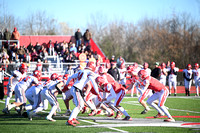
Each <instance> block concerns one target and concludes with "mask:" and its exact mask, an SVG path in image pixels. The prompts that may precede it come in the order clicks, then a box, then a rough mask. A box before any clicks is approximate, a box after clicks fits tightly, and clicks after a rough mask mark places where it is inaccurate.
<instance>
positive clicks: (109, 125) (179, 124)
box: [77, 122, 200, 128]
mask: <svg viewBox="0 0 200 133" xmlns="http://www.w3.org/2000/svg"><path fill="white" fill-rule="evenodd" d="M182 124H183V123H174V122H171V123H169V122H168V123H167V122H165V123H138V124H101V125H100V124H98V125H86V126H77V127H81V128H85V127H141V126H145V127H187V128H200V125H182Z"/></svg>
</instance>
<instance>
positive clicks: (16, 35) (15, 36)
mask: <svg viewBox="0 0 200 133" xmlns="http://www.w3.org/2000/svg"><path fill="white" fill-rule="evenodd" d="M19 39H20V34H19V32H18V31H17V28H16V27H15V28H14V30H13V32H12V35H11V40H19Z"/></svg>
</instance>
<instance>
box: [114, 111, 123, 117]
mask: <svg viewBox="0 0 200 133" xmlns="http://www.w3.org/2000/svg"><path fill="white" fill-rule="evenodd" d="M122 115H123V114H122V113H121V112H119V111H118V112H117V114H116V116H115V119H120V118H122Z"/></svg>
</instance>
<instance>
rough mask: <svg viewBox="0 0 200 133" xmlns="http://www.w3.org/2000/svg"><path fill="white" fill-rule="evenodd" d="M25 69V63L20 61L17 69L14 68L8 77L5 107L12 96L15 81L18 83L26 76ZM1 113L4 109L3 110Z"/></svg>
mask: <svg viewBox="0 0 200 133" xmlns="http://www.w3.org/2000/svg"><path fill="white" fill-rule="evenodd" d="M26 71H27V65H26V64H25V63H22V64H21V65H20V67H19V71H18V70H15V71H13V75H12V76H11V77H10V78H9V82H8V85H7V89H8V91H7V98H6V101H5V108H7V106H8V104H9V101H10V98H11V97H12V94H13V91H14V89H15V86H16V84H17V83H19V82H20V81H21V80H22V79H23V78H24V77H26ZM3 113H7V112H5V110H3Z"/></svg>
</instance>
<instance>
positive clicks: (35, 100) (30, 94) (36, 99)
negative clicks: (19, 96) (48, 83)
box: [25, 82, 48, 110]
mask: <svg viewBox="0 0 200 133" xmlns="http://www.w3.org/2000/svg"><path fill="white" fill-rule="evenodd" d="M44 84H45V83H42V82H40V83H39V84H38V85H36V86H31V87H30V88H29V89H27V91H26V93H25V95H26V98H27V100H28V101H29V103H30V104H29V105H26V107H25V108H26V110H32V109H36V108H37V107H39V106H44V109H47V108H48V101H46V102H44V103H43V104H44V105H40V104H41V103H42V101H41V95H40V93H41V91H42V90H43V86H44Z"/></svg>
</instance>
